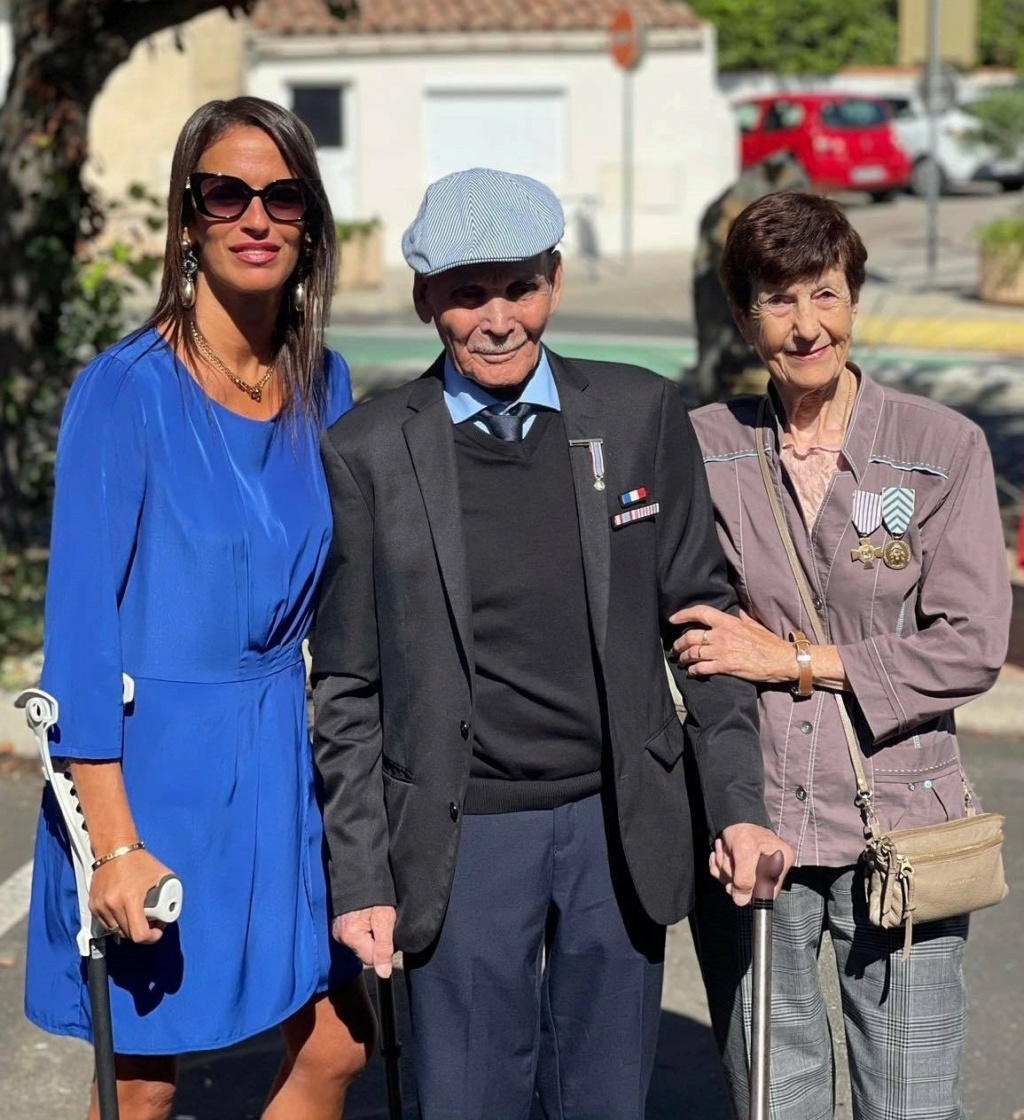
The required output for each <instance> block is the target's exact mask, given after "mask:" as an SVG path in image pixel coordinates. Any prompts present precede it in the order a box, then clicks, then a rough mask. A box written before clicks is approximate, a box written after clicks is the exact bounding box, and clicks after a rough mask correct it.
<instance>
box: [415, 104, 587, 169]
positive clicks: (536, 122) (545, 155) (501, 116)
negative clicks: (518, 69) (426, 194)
mask: <svg viewBox="0 0 1024 1120" xmlns="http://www.w3.org/2000/svg"><path fill="white" fill-rule="evenodd" d="M426 112H427V122H426V125H427V171H428V175H429V179H430V181H431V182H433V180H434V179H439V178H440V177H441V176H442V175H447V174H448V173H449V172H450V171H461V170H462V169H463V168H466V167H494V168H497V169H498V170H499V171H515V172H517V173H519V174H521V175H532V176H533V178H535V179H541V180H543V182H545V183H547V184H548V185H549V186H550V187H552V188H553V189H555V190H557V189H558V188H559V186H560V185H561V183H562V178H563V175H564V152H565V94H564V91H562V90H546V89H530V90H516V89H507V90H466V89H459V90H430V91H429V92H428V93H427V103H426Z"/></svg>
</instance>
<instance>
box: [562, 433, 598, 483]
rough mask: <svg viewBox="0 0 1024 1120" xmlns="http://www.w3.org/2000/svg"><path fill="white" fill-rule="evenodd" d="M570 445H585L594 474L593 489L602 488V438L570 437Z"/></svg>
mask: <svg viewBox="0 0 1024 1120" xmlns="http://www.w3.org/2000/svg"><path fill="white" fill-rule="evenodd" d="M569 446H570V447H585V448H586V449H587V450H588V451H589V452H590V469H591V470H592V471H593V474H594V489H595V490H603V489H604V485H605V484H604V440H603V439H571V440H569Z"/></svg>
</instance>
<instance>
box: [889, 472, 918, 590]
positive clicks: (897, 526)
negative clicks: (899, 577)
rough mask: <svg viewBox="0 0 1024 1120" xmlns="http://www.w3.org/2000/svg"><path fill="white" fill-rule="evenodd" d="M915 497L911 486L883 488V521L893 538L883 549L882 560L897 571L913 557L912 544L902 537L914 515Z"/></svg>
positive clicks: (905, 565)
mask: <svg viewBox="0 0 1024 1120" xmlns="http://www.w3.org/2000/svg"><path fill="white" fill-rule="evenodd" d="M914 499H915V494H914V490H913V489H912V488H911V487H909V486H884V487H883V488H882V522H883V524H884V525H885V527H886V529H888V530H889V532H890V533H891V534H892V538H893V539H892V540H891V541H889V542H888V543H887V544H886V546H885V547H884V548H883V549H882V560H883V561H884V563H885V564H886V565H887V566H888V567H890V568H893V569H894V570H896V571H900V570H902V569H903V568H905V567H907V565H908V564H909V563H910V561H911V559H912V555H913V554H912V553H911V551H910V545H909V544H908V543H907V542H906V541H905V540H902V539H901V538H902V537H903V534H904V533H905V532H906V531H907V530H908V529H909V528H910V519H911V518H912V517H913V516H914Z"/></svg>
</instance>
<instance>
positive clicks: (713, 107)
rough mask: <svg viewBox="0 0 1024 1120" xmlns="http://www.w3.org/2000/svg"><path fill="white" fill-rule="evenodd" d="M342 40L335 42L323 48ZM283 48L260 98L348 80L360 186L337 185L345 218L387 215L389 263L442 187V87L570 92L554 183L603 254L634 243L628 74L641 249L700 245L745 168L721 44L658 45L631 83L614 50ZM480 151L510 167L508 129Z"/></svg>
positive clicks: (258, 80) (257, 58) (262, 65)
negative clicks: (625, 176) (626, 218)
mask: <svg viewBox="0 0 1024 1120" xmlns="http://www.w3.org/2000/svg"><path fill="white" fill-rule="evenodd" d="M329 47H330V45H329V44H327V46H324V45H323V41H321V49H323V50H325V51H326V50H327V49H329ZM275 49H276V48H275V46H274V44H273V42H272V41H271V42H257V43H256V44H255V46H254V49H253V50H252V51H251V54H250V65H249V69H248V76H247V91H248V92H249V93H252V94H255V95H257V96H261V97H267V98H270V99H271V100H274V101H277V102H280V103H281V104H285V105H289V104H290V103H291V88H292V87H293V86H295V85H301V84H306V85H316V84H324V85H334V84H337V85H345V86H346V87H348V90H349V93H348V107H349V109H350V110H351V118H350V121H349V122H348V123H349V127H350V136H351V146H350V151H351V153H352V161H353V166H352V187H351V191H350V192H349V193H348V194H346V192H344V191H339V190H337V188H336V186H335V187H332V186H331V184H330V183H329V184H328V186H329V189H330V190H331V195H332V202H334V203H335V205H336V206H338V208H339V210H341V211H342V212H340V213H339V214H338V216H339V217H343V218H349V219H368V218H371V217H378V218H380V219H381V221H382V223H383V227H384V246H385V261H386V263H388V264H400V263H401V260H402V257H401V247H400V243H401V235H402V232H403V230H404V229H405V227H406V226H407V225H408V223H409V222H410V221H411V220H412V218H413V216H414V215H415V213H416V209H417V207H418V205H419V202H420V199H421V198H422V195H423V190H424V188H425V187H426V185H427V183H428V181H429V152H428V108H427V105H428V98H429V97H430V95H431V93H432V92H433V93H438V92H444V91H448V92H452V91H474V90H476V91H480V92H481V93H488V92H490V93H491V94H494V93H496V92H508V91H515V90H520V91H531V92H533V93H536V92H537V91H552V92H555V93H557V92H559V91H560V92H561V93H562V104H563V105H564V121H563V130H562V132H563V138H564V139H563V143H564V154H563V158H562V168H561V176H560V178H559V180H558V181H552V182H551V183H550V185H551V186H552V188H553V189H554V190H556V191H557V193H558V194H559V196H560V197H561V198H562V200H563V202H564V203H565V206H566V211H567V216H568V218H569V227H568V229H567V235H566V241H565V246H564V247H565V249H566V250H567V252H569V253H572V252H574V251H575V250H577V249H578V247H579V237H578V233H579V229H578V225H577V223H576V220H575V218H576V215H577V212H578V210H580V209H582V208H586V209H587V210H588V211H589V213H590V214H591V215H592V219H593V225H594V227H595V228H596V234H597V239H598V247H599V251H600V252H601V253H602V255H607V256H612V257H614V256H617V255H618V254H619V253H620V251H621V248H622V241H623V233H622V230H623V219H622V190H621V184H622V166H623V164H622V122H623V83H624V81H632V83H633V106H634V152H635V170H634V183H635V187H634V198H635V215H634V223H633V239H632V240H633V248H634V249H635V250H637V251H645V250H671V249H682V248H690V247H692V246H693V244H694V243H695V240H696V231H697V223H698V220H699V218H700V214H701V212H702V210H703V209H704V207H705V206H706V205H707V203H708V202H709V201H710V200H711V199H712V198H713V197H714V196H715V195H716V194H717V193H719V192H720V191H721V190H722V189H724V187H725V186H726V185H727V184H728V183H729V182H730V181H731V180H732V179H733V178H734V177H735V175H736V168H737V151H736V133H735V126H734V124H733V122H732V119H731V115H730V113H729V111H728V106H727V103H726V100H725V98H724V97H723V95H722V94H721V92H720V91H719V89H718V86H717V81H716V75H715V68H714V55H713V40H711V39H710V38H705V39H704V41H703V43H701V44H699V45H697V46H695V47H690V48H682V49H678V48H677V49H672V50H649V51H648V54H647V57H646V59H645V61H644V62H643V64H642V66H641V67H640V69H639V70H638V71H637V72H635V73H634V74H632V75H630V76H628V77H626V76H624V75H623V72H622V71H621V70H619V69H618V68H616V67H615V66H614V65H613V63H612V62H611V60H610V59H609V57H608V55H607V53H606V51H605V50H604V49H603V48H602V47H601V46H591V47H589V48H588V49H586V50H579V51H568V50H564V49H563V50H548V51H535V52H525V51H524V52H522V53H519V52H511V51H507V50H506V51H500V52H498V51H495V52H484V51H471V50H470V51H466V50H463V51H462V52H460V53H454V52H453V53H423V52H417V53H405V54H397V53H396V54H372V55H361V56H360V55H354V54H345V55H336V56H334V57H325V55H324V54H321V55H319V56H316V55H315V54H314V53H313V52H314V51H315V50H316V46H315V44H312V43H310V44H309V45H308V46H305V47H304V46H303V45H302V44H295V43H294V41H293V42H292V43H291V44H288V46H287V53H288V54H289V55H290V56H291V57H272V56H271V52H272V51H274V50H275ZM281 53H285V52H284V51H282V52H281ZM477 146H478V150H479V151H480V159H479V162H481V163H489V164H491V165H496V166H502V151H503V146H502V137H501V135H494V136H486V137H484V136H481V137H478V138H477ZM510 170H515V168H510ZM339 202H340V203H341V205H338V204H339ZM346 204H347V205H349V206H350V207H351V209H350V212H347V213H346V212H344V209H345V207H346Z"/></svg>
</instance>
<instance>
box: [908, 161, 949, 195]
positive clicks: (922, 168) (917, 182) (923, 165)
mask: <svg viewBox="0 0 1024 1120" xmlns="http://www.w3.org/2000/svg"><path fill="white" fill-rule="evenodd" d="M936 172H937V173H938V176H939V194H945V193H946V191H947V190H948V188H949V183H948V181H947V179H946V176H945V175H944V174H943V173H942V168H941V167H939V166H937V165H936V164H934V163H932V161H931V160H930V159H928V158H927V157H926V158H925V159H919V160H918V161H917V163H915V164H914V168H913V170H912V171H911V173H910V189H911V191H913V193H914V194H916V195H917V197H918V198H924V197H925V196H926V195H927V194H928V187H929V185H930V183H931V178H932V175H933V174H934V173H936Z"/></svg>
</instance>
